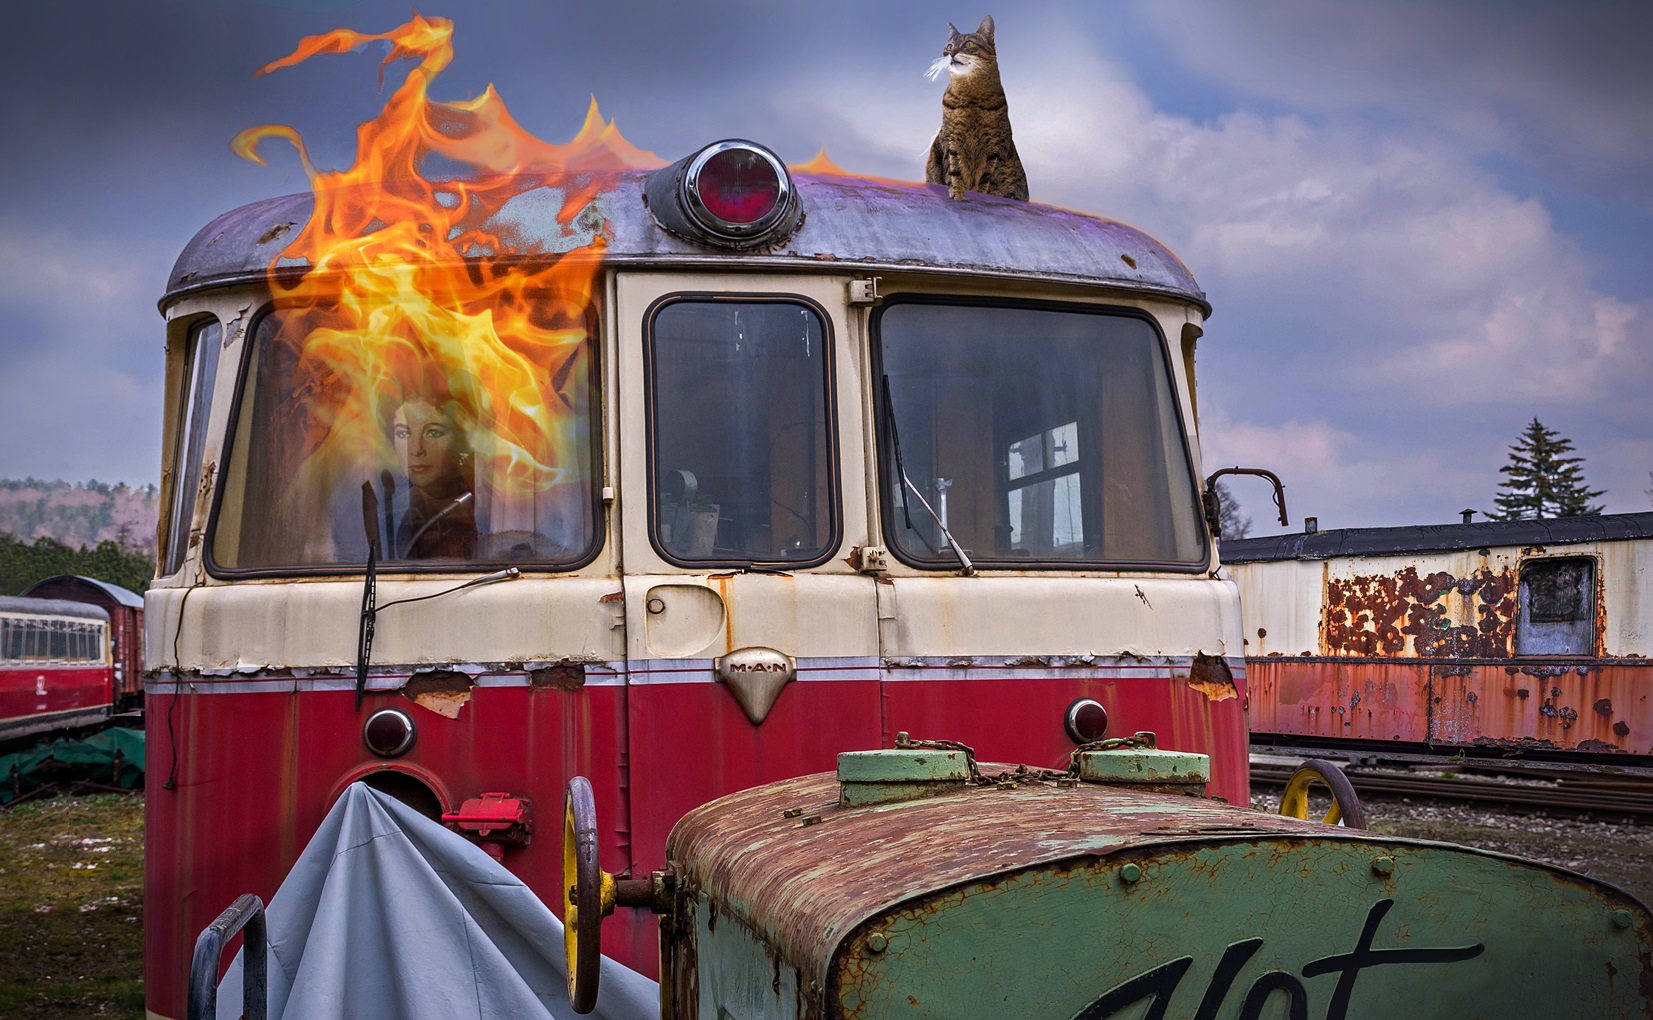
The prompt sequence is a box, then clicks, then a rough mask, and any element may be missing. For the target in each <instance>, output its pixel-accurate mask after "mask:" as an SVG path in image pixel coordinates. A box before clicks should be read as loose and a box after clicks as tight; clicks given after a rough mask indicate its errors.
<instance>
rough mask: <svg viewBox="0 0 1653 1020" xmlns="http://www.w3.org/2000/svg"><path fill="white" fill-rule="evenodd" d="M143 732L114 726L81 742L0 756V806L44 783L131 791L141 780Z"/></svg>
mask: <svg viewBox="0 0 1653 1020" xmlns="http://www.w3.org/2000/svg"><path fill="white" fill-rule="evenodd" d="M143 744H144V734H143V730H134V729H127V728H126V727H124V726H114V727H111V728H109V729H107V730H104V731H103V732H101V733H96V734H93V735H92V736H90V737H87V738H86V739H84V740H54V741H52V742H51V743H48V744H39V745H37V746H35V747H32V748H30V749H29V750H27V751H20V752H18V753H17V754H0V804H10V803H11V802H12V801H13V800H16V799H17V798H18V797H20V796H22V795H23V794H26V793H28V792H29V791H30V790H33V789H35V788H37V787H39V786H42V785H44V784H46V783H67V782H73V781H77V780H80V781H84V782H89V783H96V784H98V785H99V786H118V787H120V788H121V789H123V790H130V789H131V788H132V787H134V786H136V785H137V784H138V781H139V780H141V779H142V778H143Z"/></svg>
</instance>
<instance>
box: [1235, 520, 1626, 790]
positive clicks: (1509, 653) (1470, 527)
mask: <svg viewBox="0 0 1653 1020" xmlns="http://www.w3.org/2000/svg"><path fill="white" fill-rule="evenodd" d="M1222 558H1223V561H1224V568H1223V569H1224V571H1225V573H1226V574H1227V575H1228V576H1229V577H1231V578H1233V580H1234V581H1235V582H1237V583H1238V584H1239V587H1240V593H1241V603H1242V606H1243V610H1242V612H1243V617H1244V630H1245V654H1246V662H1247V673H1248V678H1249V680H1250V688H1249V692H1248V693H1249V698H1250V706H1249V708H1250V722H1251V729H1252V734H1253V741H1254V743H1280V744H1301V745H1313V744H1317V743H1325V742H1334V743H1338V744H1348V743H1359V744H1366V745H1371V746H1383V747H1389V748H1395V749H1400V748H1405V749H1408V750H1424V751H1438V750H1465V751H1485V752H1490V753H1498V754H1507V753H1512V752H1513V753H1521V754H1529V755H1538V756H1547V755H1555V754H1569V755H1593V754H1611V755H1615V756H1635V757H1637V758H1642V759H1646V758H1648V757H1649V756H1653V701H1650V694H1653V513H1637V514H1615V515H1606V516H1589V517H1572V518H1559V519H1552V520H1539V521H1514V522H1488V523H1476V524H1452V525H1440V526H1428V527H1406V528H1357V529H1346V530H1337V531H1323V532H1317V533H1308V534H1296V535H1281V536H1276V537H1270V538H1257V539H1242V540H1237V541H1225V542H1223V543H1222ZM1623 760H1628V758H1625V759H1623Z"/></svg>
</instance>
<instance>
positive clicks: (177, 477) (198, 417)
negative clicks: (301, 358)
mask: <svg viewBox="0 0 1653 1020" xmlns="http://www.w3.org/2000/svg"><path fill="white" fill-rule="evenodd" d="M223 335H224V328H223V327H222V326H220V325H219V324H218V322H217V321H216V320H213V321H210V322H202V323H200V324H198V325H196V326H195V327H193V328H192V329H191V330H190V331H189V340H188V341H187V349H186V350H185V352H184V388H183V394H182V397H183V406H181V407H180V408H179V409H178V439H177V443H176V445H175V447H174V448H175V449H176V450H177V458H178V460H177V463H176V464H174V466H173V485H174V489H173V492H172V516H171V518H170V519H169V520H168V521H167V529H166V536H167V537H166V561H165V562H164V563H162V564H161V574H162V576H165V575H167V574H175V573H177V572H178V568H179V567H181V566H183V565H184V554H185V553H186V552H188V551H189V525H190V522H191V521H192V520H194V519H195V497H196V494H197V493H198V492H200V490H201V456H202V447H203V446H204V445H205V443H206V439H207V409H208V408H209V407H211V406H212V382H213V378H214V376H216V374H217V372H218V351H219V349H220V348H221V347H223V342H222V341H223Z"/></svg>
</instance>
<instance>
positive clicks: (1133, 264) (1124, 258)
mask: <svg viewBox="0 0 1653 1020" xmlns="http://www.w3.org/2000/svg"><path fill="white" fill-rule="evenodd" d="M1119 261H1121V262H1123V263H1125V264H1126V265H1127V266H1130V267H1131V268H1132V269H1135V268H1136V259H1133V258H1131V257H1130V256H1129V255H1121V256H1119Z"/></svg>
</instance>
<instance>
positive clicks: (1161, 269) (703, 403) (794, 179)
mask: <svg viewBox="0 0 1653 1020" xmlns="http://www.w3.org/2000/svg"><path fill="white" fill-rule="evenodd" d="M409 81H410V82H413V78H411V77H410V79H409ZM409 87H411V86H404V87H403V90H401V91H399V92H398V94H397V96H396V97H394V98H393V99H392V102H391V103H390V104H388V105H387V108H386V110H387V112H386V114H385V115H384V117H385V118H389V117H392V116H393V110H400V109H403V108H404V106H405V105H406V104H404V103H403V100H404V99H405V98H407V97H406V96H405V93H406V91H407V89H408V88H409ZM423 87H424V86H423V85H422V84H421V85H419V88H421V89H422V88H423ZM414 99H420V97H413V99H408V102H410V103H411V102H413V101H414ZM421 101H422V100H421ZM399 104H400V105H399ZM478 111H479V106H478V104H474V103H473V104H465V105H464V107H463V108H460V107H459V106H453V107H443V108H442V113H443V119H442V121H441V127H442V130H441V131H427V132H423V133H421V132H402V133H398V132H395V131H392V130H389V127H388V126H387V123H386V122H383V121H382V122H380V123H376V124H369V125H364V128H363V131H364V137H366V136H368V135H372V134H374V133H375V132H376V131H380V129H384V130H383V131H382V132H381V133H383V134H384V135H386V136H387V137H388V138H389V140H388V141H387V142H386V144H387V145H389V146H390V147H391V148H392V149H393V150H394V149H395V147H396V146H398V145H400V146H411V147H413V150H409V151H408V152H403V153H402V154H403V155H405V156H408V159H407V161H406V162H405V164H402V163H397V162H396V160H395V159H392V158H388V157H387V158H386V159H380V160H377V161H374V160H368V159H366V158H364V159H363V160H362V163H361V165H360V166H358V167H357V168H355V170H353V171H352V172H350V173H343V174H338V175H318V176H317V189H316V192H315V194H314V195H302V196H294V197H287V198H278V199H273V200H270V201H265V202H259V203H256V204H253V205H250V206H247V207H244V208H241V209H237V210H235V211H233V212H230V213H227V214H225V215H224V216H221V217H219V218H218V219H217V220H215V221H213V222H212V223H210V224H208V225H207V226H206V227H205V228H203V229H202V230H201V232H200V233H199V234H197V235H196V237H195V239H194V240H193V241H191V242H190V244H189V245H188V247H187V248H186V249H185V250H184V252H183V254H182V256H181V257H180V258H179V260H178V262H177V265H176V267H175V268H174V270H173V271H172V273H171V276H170V278H169V280H168V283H167V288H166V292H165V294H164V296H163V297H162V299H161V310H162V312H163V314H164V316H165V319H166V343H167V359H168V360H167V380H168V384H167V394H166V408H167V411H166V415H167V416H166V422H165V432H164V436H165V455H164V456H165V461H164V479H165V490H166V496H165V499H166V501H167V503H166V507H165V509H164V512H163V519H164V521H165V522H166V525H165V529H164V530H165V532H166V533H165V535H164V536H163V543H162V548H163V550H164V555H163V562H162V564H161V569H160V571H159V574H160V576H159V577H158V579H157V580H156V582H155V583H154V585H153V586H152V587H151V588H150V589H149V591H148V594H147V598H146V616H145V620H146V642H145V647H146V649H147V655H148V658H147V666H148V673H147V681H146V697H147V708H148V712H147V715H148V733H149V741H148V754H149V760H148V769H149V773H148V774H149V775H150V776H151V777H152V778H151V782H150V784H149V785H150V792H149V795H148V799H147V808H146V810H147V822H146V824H147V842H148V864H147V891H146V899H145V912H146V917H145V923H146V929H147V931H146V952H145V964H146V994H147V996H148V1007H149V1010H150V1013H151V1014H152V1015H157V1016H167V1017H177V1016H180V1015H181V1014H182V1013H183V1009H184V994H185V990H184V981H185V976H186V974H187V971H188V962H189V959H190V950H191V946H192V943H193V941H194V939H195V936H196V933H197V932H199V931H201V929H202V928H203V927H204V926H205V925H206V924H207V923H208V922H210V921H212V920H213V918H214V917H215V916H216V914H217V913H218V911H220V910H221V909H222V908H223V907H224V906H225V905H226V904H228V903H229V902H230V901H231V900H232V899H233V898H234V897H235V896H236V895H237V894H240V893H243V892H248V891H251V892H256V893H258V894H260V895H261V896H263V897H264V898H265V899H266V900H267V899H268V898H269V896H270V894H271V893H273V892H274V891H275V889H276V887H277V886H278V885H279V884H280V883H281V881H282V879H283V877H284V876H285V875H286V873H287V871H288V869H289V867H290V866H291V865H292V863H293V861H294V859H295V858H296V857H297V856H298V855H299V853H300V851H301V850H302V849H303V848H304V846H305V844H306V841H307V839H308V838H309V836H310V834H311V833H312V832H314V830H315V828H316V826H317V825H318V823H319V822H320V820H321V819H322V817H323V815H324V814H325V813H326V812H327V810H328V808H329V806H330V805H331V804H332V803H333V802H334V801H335V799H336V798H338V797H339V796H340V794H341V792H342V791H343V790H344V789H345V788H346V786H348V785H349V784H351V783H353V782H356V781H358V780H359V781H364V782H366V783H368V784H371V785H373V786H375V787H377V788H379V789H380V790H382V791H385V792H388V793H390V794H392V795H394V796H396V797H398V798H400V799H402V800H404V801H405V802H407V803H410V804H413V805H416V806H417V807H419V808H420V809H422V810H424V811H425V812H427V813H428V814H430V815H432V816H441V817H446V818H447V819H448V820H449V821H450V822H451V823H452V824H454V825H455V826H457V827H459V828H461V829H462V830H464V831H472V832H476V831H479V830H486V832H487V835H486V836H485V837H482V838H485V839H486V840H487V844H488V847H489V849H490V850H491V852H493V853H495V854H496V855H497V856H499V857H500V858H501V859H502V861H503V863H504V865H505V866H506V867H507V868H509V869H510V870H511V871H512V872H514V873H515V874H517V875H519V876H520V877H522V878H523V879H524V880H525V881H526V882H527V884H528V885H529V886H530V887H532V888H533V889H534V890H535V891H536V892H537V893H538V894H539V895H540V896H541V897H542V898H543V899H544V900H546V901H547V902H549V903H556V902H558V901H559V887H560V885H561V884H562V883H563V881H564V879H563V876H562V874H561V870H562V861H561V858H560V846H559V843H558V840H557V839H556V831H557V829H558V826H557V824H556V823H557V819H558V817H559V815H560V811H561V807H562V803H563V792H564V787H565V784H566V783H567V781H568V780H569V778H570V777H572V776H574V775H584V776H587V777H590V779H591V782H592V786H593V788H594V792H595V800H596V805H597V808H598V815H599V817H600V819H601V820H602V831H601V832H600V842H601V846H602V848H603V854H604V857H603V861H602V866H603V868H604V869H605V870H607V871H610V872H613V873H617V874H624V873H629V874H633V875H639V876H641V875H647V874H648V873H649V872H650V871H651V870H653V869H655V868H658V867H659V866H660V865H661V864H662V860H663V853H664V845H665V839H666V835H667V832H668V831H669V830H670V829H671V827H672V825H673V824H674V823H675V822H676V821H677V820H678V819H679V818H680V817H681V816H682V815H683V814H684V813H685V812H687V811H688V810H690V809H691V808H694V807H695V806H697V805H700V804H703V803H705V802H707V801H709V800H711V799H713V798H715V797H718V796H720V795H722V794H726V793H729V792H731V791H735V790H740V789H743V788H747V787H751V786H755V785H758V784H761V783H765V782H768V781H771V780H776V779H780V778H784V777H790V776H796V775H801V774H805V773H811V772H818V771H822V770H827V769H830V768H832V767H833V765H834V762H835V756H836V755H837V754H838V752H840V751H844V750H849V749H863V748H870V747H889V746H892V745H893V743H894V739H895V736H896V734H897V733H898V732H900V731H907V732H910V733H912V734H914V735H915V736H924V737H936V738H942V737H944V738H948V739H952V740H957V741H962V742H965V743H967V744H970V745H972V746H973V747H974V748H975V750H976V753H977V754H978V755H979V756H980V757H981V758H983V759H991V760H1000V761H1014V762H1031V763H1046V764H1050V765H1058V764H1065V763H1066V761H1067V759H1068V757H1069V754H1070V752H1072V751H1073V749H1074V748H1075V746H1076V745H1077V744H1079V743H1081V742H1085V741H1089V740H1093V739H1096V738H1100V737H1102V736H1104V735H1114V734H1130V733H1132V732H1134V731H1138V730H1152V731H1154V732H1155V733H1157V735H1158V740H1159V744H1160V746H1161V747H1167V748H1175V749H1180V750H1189V751H1196V752H1202V753H1205V754H1209V755H1210V756H1211V759H1212V765H1211V787H1210V789H1211V792H1212V793H1213V794H1215V795H1217V796H1220V797H1223V798H1226V799H1228V800H1230V801H1234V802H1241V803H1243V802H1244V801H1245V800H1246V798H1247V796H1248V789H1247V760H1246V725H1245V719H1244V716H1243V712H1242V705H1243V704H1244V700H1243V693H1244V659H1243V658H1242V652H1241V644H1240V615H1239V600H1238V597H1237V594H1236V591H1235V588H1234V586H1233V585H1232V584H1231V583H1229V582H1226V581H1223V580H1218V579H1216V578H1215V576H1214V574H1213V568H1214V567H1215V566H1216V562H1217V561H1216V550H1215V544H1214V542H1213V540H1212V538H1211V536H1210V532H1209V528H1208V526H1207V524H1206V522H1205V520H1204V519H1203V517H1202V514H1201V491H1202V486H1201V482H1200V478H1201V471H1200V448H1199V432H1198V427H1197V419H1196V415H1195V403H1194V377H1193V372H1194V351H1195V343H1196V341H1197V340H1198V339H1199V337H1200V336H1201V333H1202V330H1203V324H1204V320H1205V317H1206V315H1207V314H1208V312H1209V306H1208V304H1207V301H1206V298H1205V295H1204V294H1203V293H1202V292H1201V291H1200V289H1199V287H1198V285H1197V284H1196V283H1195V281H1194V278H1193V277H1192V275H1190V273H1189V271H1188V269H1187V268H1186V267H1185V266H1184V265H1183V264H1182V262H1180V261H1179V260H1178V259H1177V257H1176V256H1175V255H1174V254H1172V253H1171V252H1170V251H1169V250H1167V249H1166V248H1165V247H1164V246H1163V245H1161V244H1160V243H1159V242H1157V241H1155V240H1154V239H1153V238H1152V237H1149V236H1148V235H1147V234H1145V233H1143V232H1141V231H1139V230H1136V229H1134V228H1132V227H1129V226H1126V225H1124V224H1122V223H1118V222H1115V221H1111V220H1107V219H1102V218H1098V217H1094V216H1088V215H1082V214H1079V213H1074V212H1069V211H1065V210H1062V209H1057V208H1053V207H1048V206H1043V205H1038V204H1030V203H1025V202H1015V201H1007V200H1000V199H994V198H987V197H982V196H975V195H971V196H968V197H967V198H966V199H965V200H963V201H951V200H949V199H948V197H947V193H946V189H945V188H939V187H926V186H923V185H918V184H900V183H894V182H887V181H878V180H870V179H865V178H856V177H851V176H846V175H842V174H841V173H836V172H832V171H831V169H830V168H828V167H824V166H822V167H819V168H817V170H816V172H806V171H805V170H804V169H802V168H800V169H799V170H798V171H796V172H794V171H792V170H789V169H788V168H787V167H786V166H785V165H784V164H783V163H782V162H781V161H780V160H779V159H778V158H777V157H776V156H775V155H774V154H773V153H772V152H770V151H769V150H768V149H766V148H764V147H763V146H761V145H757V144H753V143H751V142H746V141H739V140H730V141H721V142H717V143H714V144H710V145H707V146H705V147H704V148H702V149H700V150H698V151H696V152H694V153H692V154H690V155H688V156H686V157H685V158H683V159H681V160H679V161H678V162H676V163H672V164H670V165H668V166H661V165H660V163H661V161H658V160H653V159H652V158H651V157H648V155H647V154H646V153H638V152H637V151H636V150H633V149H631V148H630V147H629V146H627V145H625V143H624V142H623V141H620V140H618V139H617V136H615V135H614V134H613V130H612V126H611V125H610V126H607V127H606V128H605V127H604V125H603V124H602V123H601V121H595V122H594V126H593V123H592V122H588V125H587V127H588V130H587V131H583V132H582V133H581V136H580V137H579V138H577V139H576V140H575V142H574V143H570V145H569V146H546V145H544V144H543V143H534V142H532V140H531V139H529V140H526V141H524V142H523V143H522V144H521V145H519V146H517V147H516V148H511V147H508V146H483V145H478V144H474V142H475V137H476V134H477V133H478V132H481V131H484V130H498V129H500V124H501V123H502V122H504V121H505V120H506V118H502V117H498V116H493V117H490V116H485V115H484V113H483V112H478ZM396 115H397V116H399V115H400V114H396ZM433 122H434V121H433ZM483 122H486V124H484V123H483ZM507 126H509V125H507ZM257 141H258V138H257V137H252V138H249V139H245V140H244V142H245V145H244V148H245V149H247V150H248V151H250V150H251V148H252V147H253V146H254V145H256V143H257ZM418 146H427V147H430V146H434V147H436V148H437V150H438V155H443V156H446V157H447V158H448V159H449V160H450V161H467V160H468V161H470V164H471V165H470V166H469V168H468V169H469V170H470V171H472V175H471V176H469V177H466V178H464V179H463V180H460V179H457V178H456V179H453V180H442V181H429V180H424V179H422V178H419V177H418V176H417V174H414V173H412V172H411V171H412V169H414V168H416V167H421V166H425V165H427V164H428V161H424V162H421V160H420V159H418V158H415V157H418V156H420V155H421V151H414V150H417V147H418ZM536 146H537V147H536ZM396 151H397V152H400V151H401V150H396ZM501 153H504V154H505V155H501ZM424 154H425V155H428V153H424ZM392 155H393V156H394V155H395V152H393V153H392ZM512 161H514V162H512ZM387 163H390V164H395V165H397V166H403V167H404V168H405V169H408V170H409V173H407V174H403V175H401V176H399V177H395V178H386V179H379V178H377V177H374V176H372V175H371V174H370V173H369V171H372V170H375V169H376V168H377V169H378V170H379V171H382V169H383V167H384V166H385V165H386V164H387ZM357 171H360V172H357ZM604 948H605V951H607V952H609V953H611V954H612V955H613V956H615V957H616V958H617V959H619V960H621V961H622V962H624V963H626V964H628V965H630V966H632V967H635V968H637V969H639V970H642V971H645V972H648V973H653V972H654V971H655V969H656V962H655V960H656V946H655V932H654V924H653V922H652V920H649V921H647V922H646V923H645V922H644V921H642V920H639V919H637V918H635V917H617V918H615V919H612V920H611V921H610V924H609V926H608V928H607V930H606V931H605V933H604Z"/></svg>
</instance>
